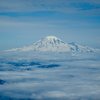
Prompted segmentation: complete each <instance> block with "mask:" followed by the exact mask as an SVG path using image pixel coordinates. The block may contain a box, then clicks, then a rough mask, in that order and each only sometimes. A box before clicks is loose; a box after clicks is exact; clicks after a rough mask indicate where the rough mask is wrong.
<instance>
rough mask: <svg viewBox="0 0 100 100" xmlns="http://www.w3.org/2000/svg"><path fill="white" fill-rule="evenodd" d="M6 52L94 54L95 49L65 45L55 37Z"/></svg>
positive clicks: (72, 44) (77, 45)
mask: <svg viewBox="0 0 100 100" xmlns="http://www.w3.org/2000/svg"><path fill="white" fill-rule="evenodd" d="M6 51H13V52H16V51H23V52H26V51H40V52H95V49H93V48H90V47H87V46H82V45H79V44H76V43H74V42H72V43H65V42H63V41H62V40H61V39H59V38H57V37H56V36H47V37H45V38H42V39H41V40H39V41H37V42H35V43H33V44H32V45H29V46H25V47H22V48H14V49H10V50H6Z"/></svg>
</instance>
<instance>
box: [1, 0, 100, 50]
mask: <svg viewBox="0 0 100 100" xmlns="http://www.w3.org/2000/svg"><path fill="white" fill-rule="evenodd" d="M48 35H55V36H57V37H59V38H61V39H62V40H63V41H65V42H68V43H69V42H77V43H80V44H84V45H88V46H92V47H97V48H100V0H0V50H4V49H10V48H15V47H22V46H24V45H30V44H32V43H33V42H35V41H37V40H39V39H40V38H42V37H45V36H48Z"/></svg>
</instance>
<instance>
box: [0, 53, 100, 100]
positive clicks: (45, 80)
mask: <svg viewBox="0 0 100 100" xmlns="http://www.w3.org/2000/svg"><path fill="white" fill-rule="evenodd" d="M0 100H100V54H95V53H92V54H88V53H87V54H75V55H69V54H67V53H54V54H53V53H52V54H51V53H36V52H35V53H32V52H31V53H28V52H27V53H23V54H22V53H18V54H17V53H10V54H9V53H8V54H5V55H4V54H3V55H1V56H0Z"/></svg>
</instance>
